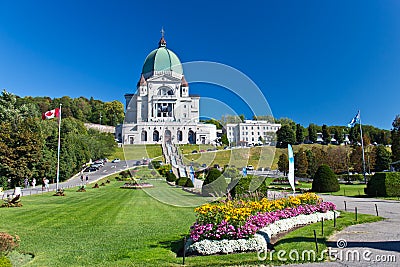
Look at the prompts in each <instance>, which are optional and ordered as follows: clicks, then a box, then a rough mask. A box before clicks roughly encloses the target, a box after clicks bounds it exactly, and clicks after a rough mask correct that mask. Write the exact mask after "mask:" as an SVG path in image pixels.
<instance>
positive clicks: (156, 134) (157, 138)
mask: <svg viewBox="0 0 400 267" xmlns="http://www.w3.org/2000/svg"><path fill="white" fill-rule="evenodd" d="M159 140H160V133H159V132H158V131H157V130H155V131H154V132H153V141H154V142H158V141H159Z"/></svg>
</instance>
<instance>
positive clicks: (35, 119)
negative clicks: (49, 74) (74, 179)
mask: <svg viewBox="0 0 400 267" xmlns="http://www.w3.org/2000/svg"><path fill="white" fill-rule="evenodd" d="M55 106H57V105H55ZM55 106H44V107H43V108H44V109H45V110H46V109H49V108H52V107H55ZM34 107H35V103H33V102H28V103H22V101H21V98H17V97H16V96H15V95H13V94H10V93H8V92H6V91H3V93H2V95H1V96H0V187H3V188H12V187H14V186H19V185H21V184H22V183H23V180H24V179H25V178H28V179H29V180H32V179H33V178H35V179H36V180H37V181H38V182H39V183H40V182H41V181H42V179H43V178H48V179H49V180H50V181H51V180H54V179H55V178H56V167H57V144H58V121H57V119H52V120H42V119H41V116H40V113H41V111H39V110H36V111H35V110H34ZM114 148H115V141H114V137H113V135H112V134H105V133H100V132H98V131H95V130H87V129H86V128H85V126H84V125H83V122H81V121H79V120H77V119H75V118H74V117H67V118H63V119H62V123H61V151H60V180H61V181H63V180H66V179H68V178H70V177H71V176H72V175H74V174H75V173H77V172H79V171H80V170H81V168H82V165H83V164H85V163H86V162H88V161H89V160H90V159H97V158H104V157H106V156H108V155H109V153H112V152H113V151H114Z"/></svg>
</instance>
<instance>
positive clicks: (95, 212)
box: [0, 177, 377, 266]
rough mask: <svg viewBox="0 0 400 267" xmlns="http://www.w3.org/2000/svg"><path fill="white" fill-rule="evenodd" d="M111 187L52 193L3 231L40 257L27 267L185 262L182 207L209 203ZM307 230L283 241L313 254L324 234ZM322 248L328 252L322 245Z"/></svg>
mask: <svg viewBox="0 0 400 267" xmlns="http://www.w3.org/2000/svg"><path fill="white" fill-rule="evenodd" d="M109 179H111V181H112V183H111V184H110V185H107V186H105V187H101V188H99V189H92V188H88V191H87V192H82V193H78V192H75V190H76V189H69V190H66V196H65V197H54V196H52V195H51V193H46V194H43V195H34V196H27V197H23V199H22V203H23V205H24V206H23V207H21V208H7V209H1V210H0V212H1V220H2V224H1V226H0V231H5V232H9V233H11V234H17V235H19V236H20V237H21V240H22V241H21V246H20V248H19V250H20V251H22V252H28V253H33V254H34V255H35V258H34V260H33V261H31V262H30V263H29V265H28V266H156V265H158V266H180V265H181V263H182V258H180V257H176V254H175V252H176V251H177V249H179V247H180V246H181V245H182V243H181V240H182V237H183V236H184V235H186V234H188V231H189V227H190V225H192V224H193V222H194V221H195V213H194V211H193V207H189V208H182V207H178V206H196V205H199V204H201V203H203V202H204V199H203V198H200V197H197V196H195V195H192V194H190V193H187V192H184V191H182V190H181V189H179V188H175V187H170V186H168V185H166V184H165V183H163V182H162V181H156V180H148V181H149V182H151V183H153V184H154V185H155V187H154V188H152V189H146V190H129V189H120V188H119V186H120V185H121V182H115V181H114V179H112V178H110V177H109ZM151 196H153V197H151ZM165 203H170V204H173V205H170V204H165ZM351 217H352V215H348V216H347V217H346V216H344V217H343V218H344V219H340V220H338V225H339V226H340V225H343V227H344V226H345V225H348V224H351V223H353V220H352V219H351ZM346 218H347V219H346ZM372 220H377V217H374V216H367V215H365V216H364V215H360V216H359V222H362V221H372ZM328 224H329V223H328V222H327V226H326V233H327V235H328V234H329V233H330V232H329V231H330V230H329V229H330V228H329V226H328ZM307 227H308V228H301V229H299V230H296V231H294V232H293V233H291V234H290V235H288V236H287V237H285V239H283V240H286V239H287V238H293V235H296V234H297V235H300V236H304V240H305V241H307V242H308V243H306V244H305V245H304V248H306V247H308V246H311V243H310V242H311V241H310V240H309V231H310V229H315V228H317V229H319V226H318V225H316V226H307ZM307 229H308V230H307ZM298 231H303V232H300V233H299V232H298ZM304 231H305V232H304ZM287 240H288V241H287V242H285V241H280V242H279V245H278V246H277V248H281V247H282V248H290V247H296V246H298V243H297V242H298V241H299V240H298V237H297V239H293V240H292V239H287ZM289 241H290V242H289ZM320 242H321V246H322V243H323V240H320ZM186 263H187V265H189V266H210V265H211V266H223V265H235V264H246V263H248V264H259V263H260V262H259V261H258V259H257V256H256V253H246V254H233V255H220V256H208V257H189V258H187V260H186Z"/></svg>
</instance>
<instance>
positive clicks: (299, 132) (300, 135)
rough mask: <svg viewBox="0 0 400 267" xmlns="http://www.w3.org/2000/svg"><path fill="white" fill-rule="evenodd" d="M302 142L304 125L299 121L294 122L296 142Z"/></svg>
mask: <svg viewBox="0 0 400 267" xmlns="http://www.w3.org/2000/svg"><path fill="white" fill-rule="evenodd" d="M303 142H304V127H303V126H301V125H300V124H299V123H298V124H296V143H297V144H301V143H303Z"/></svg>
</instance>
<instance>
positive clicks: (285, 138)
mask: <svg viewBox="0 0 400 267" xmlns="http://www.w3.org/2000/svg"><path fill="white" fill-rule="evenodd" d="M276 136H277V142H278V144H277V146H278V147H281V148H285V147H287V145H288V144H294V143H295V142H296V137H295V133H294V131H293V129H292V128H291V127H290V126H289V125H287V124H285V125H282V127H281V128H280V129H279V130H278V131H277V132H276Z"/></svg>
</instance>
